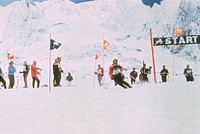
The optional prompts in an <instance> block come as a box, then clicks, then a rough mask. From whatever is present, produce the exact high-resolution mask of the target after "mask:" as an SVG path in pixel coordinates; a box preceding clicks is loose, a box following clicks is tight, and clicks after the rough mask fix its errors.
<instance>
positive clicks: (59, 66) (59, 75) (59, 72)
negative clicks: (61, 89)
mask: <svg viewBox="0 0 200 134" xmlns="http://www.w3.org/2000/svg"><path fill="white" fill-rule="evenodd" d="M57 64H58V81H57V86H61V85H60V81H61V78H62V75H61V73H63V70H62V68H61V57H57Z"/></svg>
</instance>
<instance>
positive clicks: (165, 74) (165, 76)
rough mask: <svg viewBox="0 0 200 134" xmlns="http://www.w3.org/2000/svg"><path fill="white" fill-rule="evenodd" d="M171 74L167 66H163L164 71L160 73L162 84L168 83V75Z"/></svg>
mask: <svg viewBox="0 0 200 134" xmlns="http://www.w3.org/2000/svg"><path fill="white" fill-rule="evenodd" d="M168 74H169V71H168V70H167V69H166V67H165V65H163V68H162V70H161V71H160V75H161V78H162V82H167V75H168Z"/></svg>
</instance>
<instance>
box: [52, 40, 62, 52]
mask: <svg viewBox="0 0 200 134" xmlns="http://www.w3.org/2000/svg"><path fill="white" fill-rule="evenodd" d="M60 46H61V43H59V42H56V41H55V40H53V39H51V40H50V50H53V49H58V48H59V47H60Z"/></svg>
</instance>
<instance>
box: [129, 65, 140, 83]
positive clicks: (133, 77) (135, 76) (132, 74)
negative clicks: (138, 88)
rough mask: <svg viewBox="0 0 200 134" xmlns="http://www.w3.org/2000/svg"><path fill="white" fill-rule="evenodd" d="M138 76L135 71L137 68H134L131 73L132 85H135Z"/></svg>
mask: <svg viewBox="0 0 200 134" xmlns="http://www.w3.org/2000/svg"><path fill="white" fill-rule="evenodd" d="M137 76H138V74H137V72H136V71H135V68H133V71H131V72H130V78H131V84H133V82H134V83H135V81H136V78H137Z"/></svg>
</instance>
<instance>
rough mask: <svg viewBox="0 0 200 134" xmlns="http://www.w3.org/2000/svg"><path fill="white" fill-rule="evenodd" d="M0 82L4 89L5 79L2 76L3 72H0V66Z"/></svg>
mask: <svg viewBox="0 0 200 134" xmlns="http://www.w3.org/2000/svg"><path fill="white" fill-rule="evenodd" d="M0 82H2V83H3V86H4V89H6V81H5V80H4V78H3V73H2V69H1V67H0Z"/></svg>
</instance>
